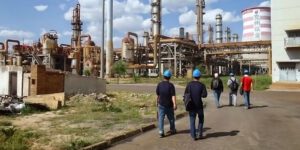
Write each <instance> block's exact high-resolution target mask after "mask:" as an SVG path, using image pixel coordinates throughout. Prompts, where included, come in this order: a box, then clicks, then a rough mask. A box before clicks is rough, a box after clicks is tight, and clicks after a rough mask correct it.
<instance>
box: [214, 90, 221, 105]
mask: <svg viewBox="0 0 300 150" xmlns="http://www.w3.org/2000/svg"><path fill="white" fill-rule="evenodd" d="M213 94H214V100H215V103H216V107H220V97H221V91H218V90H213Z"/></svg>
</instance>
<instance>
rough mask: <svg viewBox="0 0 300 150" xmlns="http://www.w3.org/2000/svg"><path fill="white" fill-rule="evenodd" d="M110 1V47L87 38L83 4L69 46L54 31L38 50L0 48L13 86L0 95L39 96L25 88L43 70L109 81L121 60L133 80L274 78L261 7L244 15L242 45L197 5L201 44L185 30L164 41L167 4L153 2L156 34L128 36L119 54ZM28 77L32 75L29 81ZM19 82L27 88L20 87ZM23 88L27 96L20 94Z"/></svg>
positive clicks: (10, 42) (13, 43)
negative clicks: (169, 75) (200, 71)
mask: <svg viewBox="0 0 300 150" xmlns="http://www.w3.org/2000/svg"><path fill="white" fill-rule="evenodd" d="M107 1H108V5H107V6H106V8H105V9H104V8H103V10H105V12H106V13H105V14H106V15H105V16H106V20H107V24H106V30H105V31H107V33H106V39H105V40H104V41H105V45H106V46H105V47H104V44H103V43H102V44H101V47H100V46H97V45H96V44H95V42H93V41H92V38H91V36H90V35H88V34H82V25H83V22H82V21H81V14H80V13H81V12H80V4H77V6H76V7H75V8H74V10H73V18H72V22H71V25H72V30H73V34H72V38H71V42H70V43H67V44H59V39H58V36H57V33H56V32H55V31H49V32H48V33H45V34H44V35H43V36H42V37H41V38H40V39H39V42H37V43H34V44H33V45H22V44H21V43H20V42H19V41H17V40H14V39H7V40H6V41H4V42H3V43H0V45H1V47H0V48H1V50H0V67H1V69H2V72H1V73H0V75H3V76H5V78H6V79H7V82H8V83H9V84H7V85H2V86H3V87H0V92H1V93H0V94H16V93H19V94H18V95H20V96H23V95H26V94H24V93H27V95H30V93H34V91H35V94H39V92H36V91H39V90H38V88H39V87H38V86H37V87H36V89H34V90H29V92H28V91H25V92H24V87H28V89H30V88H32V87H34V85H35V84H36V83H39V82H38V81H39V79H38V78H37V79H34V77H36V75H34V74H33V73H32V72H33V70H34V71H37V73H36V74H37V76H38V75H39V69H41V68H44V69H42V70H44V71H45V72H46V74H53V73H57V74H75V75H79V76H92V77H101V78H104V77H105V78H110V77H113V75H114V72H113V70H112V65H113V64H114V62H115V61H118V60H123V61H125V62H126V64H127V75H128V76H132V75H133V74H138V75H140V76H159V75H160V74H161V73H162V72H163V71H164V70H166V69H170V70H171V71H172V72H173V74H174V76H175V77H183V76H186V75H187V74H188V73H189V72H190V71H191V70H192V69H193V68H195V67H197V66H202V67H204V68H206V70H207V74H208V75H211V74H213V73H215V72H217V73H220V74H223V75H227V74H228V73H229V72H233V73H235V74H241V72H242V70H243V69H249V71H250V72H251V73H253V74H254V73H260V74H271V73H272V70H271V69H270V68H272V63H271V58H272V55H271V54H272V53H271V52H272V51H271V41H270V36H271V33H270V28H271V26H270V8H266V7H261V8H259V7H257V8H248V9H245V10H244V11H242V14H243V21H244V25H243V27H244V33H243V37H242V39H243V40H242V41H240V40H239V36H238V34H236V33H234V31H233V30H231V29H230V28H229V27H224V26H223V22H222V15H221V14H218V15H216V18H215V19H216V21H215V25H208V29H206V28H204V25H205V22H204V15H205V0H196V1H195V2H196V5H195V7H196V15H197V24H196V28H197V29H196V31H197V38H196V39H193V38H191V36H190V33H188V32H185V29H184V28H180V29H178V33H179V36H176V37H169V36H166V35H163V34H162V33H161V30H162V24H163V22H162V14H161V13H162V2H161V1H162V0H152V1H151V21H152V25H151V29H150V31H151V32H144V35H143V37H139V35H138V34H136V33H133V32H130V31H128V33H127V34H126V35H125V36H124V38H123V40H122V43H121V45H122V47H121V48H120V49H119V50H116V51H114V46H113V44H114V43H113V42H112V41H113V39H112V38H113V28H112V27H113V0H107ZM103 6H104V5H103ZM103 31H104V29H103ZM205 32H206V33H207V35H208V36H209V37H208V39H209V40H208V42H207V43H205V42H204V33H205ZM214 35H215V37H214ZM103 37H104V36H103ZM9 49H10V50H9ZM35 65H36V66H38V67H37V68H38V69H37V68H36V67H34V66H35ZM41 66H43V67H41ZM26 73H28V74H29V75H26V76H28V77H26V78H25V74H26ZM30 73H31V74H30ZM19 78H20V79H19ZM15 79H16V80H17V81H20V82H22V83H19V82H18V83H15V82H14V80H15ZM25 82H28V83H25ZM12 83H15V86H14V87H15V88H13V87H8V85H12ZM25 85H26V86H25ZM17 87H18V88H17ZM20 87H22V90H19V88H20ZM14 89H15V90H14ZM18 90H19V92H16V91H18ZM13 91H14V92H13ZM46 91H47V90H46ZM50 91H51V90H50ZM48 93H49V92H42V94H48Z"/></svg>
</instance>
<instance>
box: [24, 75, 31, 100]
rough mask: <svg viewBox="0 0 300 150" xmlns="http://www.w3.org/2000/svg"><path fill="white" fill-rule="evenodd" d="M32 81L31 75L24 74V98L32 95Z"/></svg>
mask: <svg viewBox="0 0 300 150" xmlns="http://www.w3.org/2000/svg"><path fill="white" fill-rule="evenodd" d="M30 81H31V74H30V73H24V74H23V96H29V95H30Z"/></svg>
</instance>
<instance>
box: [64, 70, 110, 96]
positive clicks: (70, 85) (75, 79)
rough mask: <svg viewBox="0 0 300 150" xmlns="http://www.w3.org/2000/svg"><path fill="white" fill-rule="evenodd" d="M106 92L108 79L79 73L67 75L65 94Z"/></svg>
mask: <svg viewBox="0 0 300 150" xmlns="http://www.w3.org/2000/svg"><path fill="white" fill-rule="evenodd" d="M77 93H80V94H90V93H106V80H103V79H99V78H95V77H82V76H78V75H72V74H66V75H65V95H66V97H69V96H72V95H74V94H77Z"/></svg>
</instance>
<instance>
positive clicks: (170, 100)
mask: <svg viewBox="0 0 300 150" xmlns="http://www.w3.org/2000/svg"><path fill="white" fill-rule="evenodd" d="M171 76H172V74H171V72H170V71H169V70H166V71H165V72H164V80H163V81H162V82H160V83H159V84H158V85H157V88H156V94H157V106H158V113H159V118H158V127H159V135H160V137H164V136H165V134H164V119H165V115H167V117H168V120H169V122H170V131H171V134H175V133H176V129H175V117H174V110H176V109H177V105H176V96H175V95H176V93H175V87H174V85H173V84H172V83H170V82H169V80H170V78H171Z"/></svg>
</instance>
